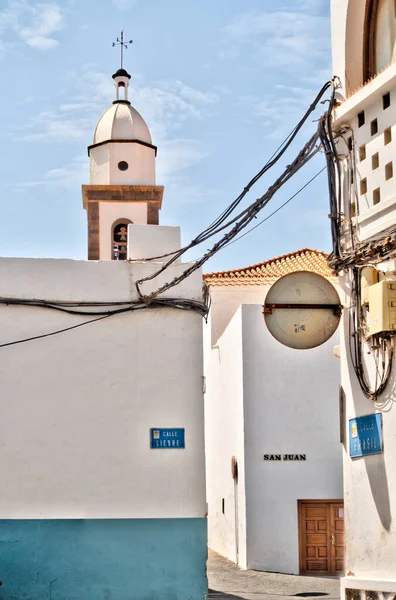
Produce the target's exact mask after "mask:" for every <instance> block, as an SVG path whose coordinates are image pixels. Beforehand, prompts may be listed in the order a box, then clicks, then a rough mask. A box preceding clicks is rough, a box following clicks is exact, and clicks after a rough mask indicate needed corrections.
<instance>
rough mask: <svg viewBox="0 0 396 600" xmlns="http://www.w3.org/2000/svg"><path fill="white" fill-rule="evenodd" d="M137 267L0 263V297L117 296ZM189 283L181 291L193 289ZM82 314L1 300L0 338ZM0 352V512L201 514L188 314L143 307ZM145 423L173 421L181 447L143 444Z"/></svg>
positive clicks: (198, 400)
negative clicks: (182, 431) (181, 436)
mask: <svg viewBox="0 0 396 600" xmlns="http://www.w3.org/2000/svg"><path fill="white" fill-rule="evenodd" d="M134 273H135V275H134ZM136 273H138V275H139V276H140V275H142V274H143V273H144V269H143V267H142V265H140V266H139V268H138V269H137V271H135V267H134V266H133V265H129V264H128V263H124V262H121V261H120V262H83V261H81V262H80V261H71V260H48V259H0V296H1V297H8V298H25V299H28V298H42V299H47V300H49V301H51V300H52V301H55V300H69V301H71V300H75V301H103V302H108V301H128V300H131V299H133V298H134V292H133V287H134V286H133V285H132V283H133V278H134V276H136ZM197 281H198V282H199V284H198V287H197V285H195V287H194V283H193V282H191V281H190V283H189V286H187V288H184V292H186V290H188V289H189V290H190V291H191V290H192V291H193V296H194V297H197V296H199V293H200V286H201V280H200V277H198V278H197ZM181 291H182V292H183V289H182V290H181ZM185 297H186V296H185ZM88 318H92V317H88ZM86 320H87V317H84V316H70V315H67V314H62V313H59V312H58V311H52V310H48V309H44V308H32V307H25V306H23V307H16V306H4V305H2V306H0V331H1V340H0V343H2V344H4V343H7V342H12V341H15V340H20V339H22V338H27V337H32V336H36V335H40V334H45V333H49V332H53V331H56V330H59V329H62V328H66V327H69V326H71V325H78V324H80V323H82V322H83V321H86ZM0 352H1V366H0V398H1V402H2V403H3V409H2V418H1V420H0V432H1V433H0V439H1V440H2V452H1V455H0V473H1V480H2V486H1V489H0V518H2V519H62V518H66V519H71V518H74V519H87V518H95V519H96V518H102V519H103V518H105V519H106V518H116V519H118V518H140V519H143V518H150V517H152V518H165V517H166V518H177V517H183V518H186V517H192V518H198V517H201V518H202V517H203V516H204V514H205V511H206V503H205V481H204V478H205V474H204V435H203V418H204V416H203V397H202V318H201V317H200V316H199V315H198V314H196V313H193V312H186V311H177V310H172V309H163V310H153V309H152V310H149V311H148V310H143V311H139V312H136V313H128V314H123V315H118V316H114V317H110V318H108V319H104V320H102V321H99V322H97V323H91V324H89V325H85V326H83V327H80V328H78V329H75V330H72V331H68V332H65V333H62V334H59V335H54V336H51V337H46V338H44V339H40V340H35V341H31V342H27V343H24V344H18V345H12V346H9V347H6V348H0ZM151 427H184V428H185V435H186V448H185V450H164V451H157V450H152V449H150V437H149V430H150V428H151Z"/></svg>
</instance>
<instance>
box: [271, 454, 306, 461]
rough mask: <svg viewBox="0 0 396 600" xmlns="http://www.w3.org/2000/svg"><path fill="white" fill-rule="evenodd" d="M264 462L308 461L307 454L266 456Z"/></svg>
mask: <svg viewBox="0 0 396 600" xmlns="http://www.w3.org/2000/svg"><path fill="white" fill-rule="evenodd" d="M264 460H307V455H306V454H264Z"/></svg>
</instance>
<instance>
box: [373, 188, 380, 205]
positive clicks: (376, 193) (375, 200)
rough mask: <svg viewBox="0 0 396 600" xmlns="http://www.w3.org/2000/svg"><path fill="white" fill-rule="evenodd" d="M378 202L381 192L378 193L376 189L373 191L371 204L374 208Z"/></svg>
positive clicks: (378, 190)
mask: <svg viewBox="0 0 396 600" xmlns="http://www.w3.org/2000/svg"><path fill="white" fill-rule="evenodd" d="M380 201H381V192H380V188H376V189H375V190H374V191H373V204H374V206H375V205H376V204H379V203H380Z"/></svg>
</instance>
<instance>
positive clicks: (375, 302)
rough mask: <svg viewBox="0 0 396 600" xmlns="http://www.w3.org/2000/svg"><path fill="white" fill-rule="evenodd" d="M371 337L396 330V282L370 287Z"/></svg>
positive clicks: (381, 283) (380, 283) (385, 282)
mask: <svg viewBox="0 0 396 600" xmlns="http://www.w3.org/2000/svg"><path fill="white" fill-rule="evenodd" d="M369 310H370V335H375V334H376V333H381V332H382V331H395V330H396V281H389V280H388V281H387V280H384V281H380V282H379V283H375V284H374V285H371V286H370V287H369Z"/></svg>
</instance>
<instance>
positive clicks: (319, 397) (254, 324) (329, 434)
mask: <svg viewBox="0 0 396 600" xmlns="http://www.w3.org/2000/svg"><path fill="white" fill-rule="evenodd" d="M241 310H242V331H243V387H244V407H245V408H244V427H245V470H246V477H245V480H246V514H247V566H248V568H250V569H259V570H264V571H281V572H285V573H295V574H298V573H299V560H298V513H297V501H298V500H299V499H300V500H303V499H326V500H330V499H342V498H343V489H342V453H341V445H340V442H339V406H338V383H339V368H340V365H339V361H338V359H336V358H335V357H334V355H333V347H334V345H335V344H336V343H337V342H338V335H337V334H335V335H334V336H333V337H332V338H331V339H330V340H329V341H328V342H326V343H325V344H323V345H322V346H319V347H318V348H314V349H312V350H301V351H300V350H292V349H290V348H286V347H285V346H283V345H282V344H280V343H279V342H277V341H276V340H275V339H274V338H273V337H272V336H271V334H270V333H269V331H268V330H267V328H266V326H265V323H264V319H263V315H262V307H261V305H256V306H252V305H250V306H246V305H245V306H242V307H241ZM275 453H278V454H306V461H305V462H300V461H296V462H294V461H291V462H289V461H285V462H284V461H281V462H270V461H268V462H265V461H264V460H263V455H264V454H275Z"/></svg>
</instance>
